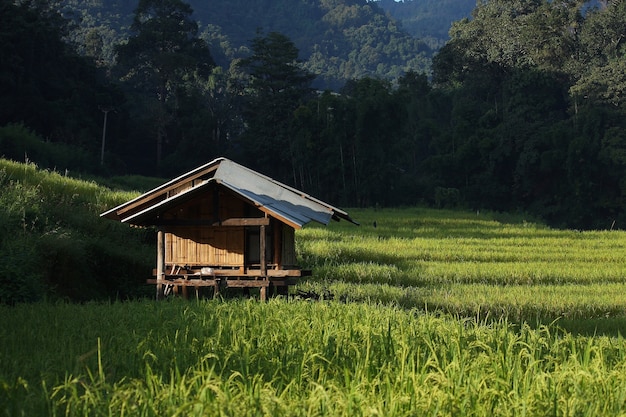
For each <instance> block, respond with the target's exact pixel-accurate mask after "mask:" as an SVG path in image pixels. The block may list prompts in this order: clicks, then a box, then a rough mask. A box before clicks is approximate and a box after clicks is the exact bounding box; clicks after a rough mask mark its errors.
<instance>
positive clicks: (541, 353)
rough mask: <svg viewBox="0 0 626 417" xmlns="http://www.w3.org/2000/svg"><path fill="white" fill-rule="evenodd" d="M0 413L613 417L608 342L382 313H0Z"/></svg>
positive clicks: (273, 308)
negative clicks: (0, 321) (2, 322)
mask: <svg viewBox="0 0 626 417" xmlns="http://www.w3.org/2000/svg"><path fill="white" fill-rule="evenodd" d="M0 314H2V316H3V317H5V318H7V317H8V318H10V321H11V322H14V323H16V322H19V323H30V324H31V325H32V326H31V329H28V330H26V329H25V327H24V326H15V327H9V326H3V327H2V330H1V333H0V340H1V341H2V342H0V364H1V365H0V369H1V371H2V372H1V373H0V404H4V411H5V414H6V415H19V414H23V415H34V414H39V415H43V414H47V415H70V416H73V415H116V416H118V415H126V416H139V415H189V416H203V415H233V416H234V415H237V416H253V415H272V416H280V415H285V416H287V415H288V416H353V415H363V416H373V415H385V416H404V415H449V416H452V415H498V416H509V415H511V416H512V415H533V416H536V415H539V416H541V415H550V416H551V415H604V416H608V415H620V414H621V413H624V412H625V411H626V410H625V400H626V396H625V395H626V372H624V371H626V344H625V342H624V340H623V339H622V338H621V337H618V338H612V337H600V336H595V337H581V336H573V335H571V334H569V333H564V332H561V331H559V330H557V328H555V327H551V326H541V327H539V328H538V329H532V328H530V327H529V326H527V325H521V326H515V325H513V324H510V323H508V322H507V321H506V320H505V319H501V320H497V321H494V322H484V321H480V320H475V319H459V318H454V317H452V316H447V315H435V314H425V313H423V312H421V311H418V310H406V309H399V308H397V307H392V306H384V305H376V304H362V303H350V304H342V303H337V302H317V303H311V302H306V301H298V300H294V301H286V300H281V299H276V300H272V301H270V302H268V303H258V302H256V301H249V300H231V301H229V302H219V301H204V302H203V301H201V302H192V303H189V302H180V301H177V300H174V301H173V302H161V303H157V302H152V301H149V302H148V301H145V302H134V303H115V304H87V305H65V304H61V305H49V304H39V305H34V306H32V305H31V306H17V307H15V308H7V307H0Z"/></svg>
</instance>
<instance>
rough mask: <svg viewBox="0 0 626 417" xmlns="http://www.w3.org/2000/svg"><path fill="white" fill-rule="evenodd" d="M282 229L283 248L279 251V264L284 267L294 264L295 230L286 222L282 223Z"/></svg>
mask: <svg viewBox="0 0 626 417" xmlns="http://www.w3.org/2000/svg"><path fill="white" fill-rule="evenodd" d="M282 229H283V230H282V232H283V233H282V235H283V239H282V241H283V242H282V243H283V249H282V253H281V264H282V265H283V266H284V267H289V266H296V240H295V230H294V229H293V227H291V226H288V225H286V224H283V226H282Z"/></svg>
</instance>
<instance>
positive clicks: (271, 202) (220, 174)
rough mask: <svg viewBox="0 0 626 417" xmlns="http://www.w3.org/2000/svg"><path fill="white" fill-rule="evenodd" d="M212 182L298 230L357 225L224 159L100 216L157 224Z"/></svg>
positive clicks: (336, 211)
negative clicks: (341, 221) (331, 224)
mask: <svg viewBox="0 0 626 417" xmlns="http://www.w3.org/2000/svg"><path fill="white" fill-rule="evenodd" d="M185 183H189V184H190V187H189V188H188V189H185V190H184V191H182V192H178V193H177V194H174V195H172V196H170V195H169V192H170V191H172V190H175V189H176V188H177V187H178V186H180V185H181V184H185ZM212 183H217V184H219V185H220V186H223V187H226V188H228V189H229V190H231V191H232V192H234V193H235V194H237V195H239V196H240V197H241V198H243V199H245V200H247V201H248V202H250V203H251V204H254V205H255V206H257V207H258V208H259V209H260V210H261V211H263V212H265V213H267V214H268V215H269V216H272V217H274V218H276V219H278V220H281V221H282V222H284V223H287V224H289V225H291V226H293V227H294V228H297V229H299V228H302V227H303V226H304V225H306V224H307V223H309V222H311V221H315V222H318V223H321V224H324V225H327V224H328V223H329V222H330V220H331V219H335V220H339V219H345V220H347V221H349V222H351V223H354V224H358V223H357V222H355V221H354V220H353V219H352V218H350V216H349V215H348V213H346V212H345V211H342V210H340V209H338V208H336V207H333V206H331V205H330V204H327V203H324V202H323V201H320V200H318V199H315V198H313V197H311V196H309V195H308V194H305V193H303V192H301V191H299V190H297V189H295V188H292V187H289V186H287V185H285V184H282V183H280V182H278V181H276V180H274V179H272V178H270V177H267V176H265V175H262V174H260V173H258V172H256V171H253V170H251V169H249V168H246V167H244V166H242V165H239V164H237V163H235V162H233V161H230V160H228V159H225V158H219V159H216V160H214V161H212V162H210V163H208V164H206V165H203V166H201V167H199V168H196V169H194V170H192V171H189V172H188V173H186V174H183V175H181V176H180V177H177V178H175V179H173V180H171V181H169V182H167V183H165V184H163V185H161V186H160V187H157V188H155V189H154V190H151V191H148V192H147V193H145V194H143V195H141V196H139V197H137V198H135V199H133V200H131V201H129V202H127V203H124V204H122V205H120V206H118V207H115V208H113V209H111V210H109V211H107V212H105V213H102V215H101V216H102V217H106V218H110V219H114V220H119V221H122V222H126V223H129V224H134V225H140V226H145V225H151V224H155V223H156V222H158V220H157V218H158V215H159V214H161V213H163V212H164V211H166V210H167V209H169V208H171V207H175V206H176V205H178V204H182V203H183V202H185V201H188V200H189V199H190V198H193V197H195V196H196V195H197V194H198V193H201V192H203V191H205V190H207V188H208V187H209V185H210V184H212Z"/></svg>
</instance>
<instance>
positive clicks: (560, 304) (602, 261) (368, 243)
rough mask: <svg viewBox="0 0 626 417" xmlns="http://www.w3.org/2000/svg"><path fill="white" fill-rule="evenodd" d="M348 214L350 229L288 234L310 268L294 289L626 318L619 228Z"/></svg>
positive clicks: (418, 213)
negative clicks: (581, 228) (353, 222)
mask: <svg viewBox="0 0 626 417" xmlns="http://www.w3.org/2000/svg"><path fill="white" fill-rule="evenodd" d="M350 212H351V214H352V215H353V216H354V217H355V218H356V219H357V220H360V221H361V222H362V226H361V227H360V228H357V227H354V226H352V225H349V224H342V223H336V224H331V225H329V227H328V228H326V229H320V228H317V227H310V228H305V229H303V230H300V231H298V234H297V244H298V247H297V249H298V253H299V256H300V259H301V260H302V263H303V264H304V266H305V267H307V268H311V269H313V271H314V276H313V278H311V279H309V280H307V281H306V282H303V283H301V284H300V285H299V289H300V290H304V291H306V292H319V293H323V292H330V293H332V294H334V295H335V296H336V297H338V298H341V299H344V300H369V301H379V302H386V303H387V302H388V303H393V304H397V305H403V306H406V307H410V308H413V307H418V308H429V309H431V310H432V309H440V310H442V311H445V312H449V313H452V314H463V315H470V316H473V315H475V314H477V312H479V311H481V312H482V314H490V315H492V316H494V317H499V316H506V317H509V318H511V319H512V320H516V321H517V320H521V321H523V320H530V321H537V320H538V318H540V319H541V321H544V320H547V321H551V320H553V319H557V318H565V319H573V318H576V319H592V320H595V319H597V318H599V317H619V316H623V315H624V313H625V312H626V309H625V307H626V306H625V305H624V303H623V302H622V300H621V297H620V294H621V293H623V286H624V284H625V283H626V233H625V232H623V231H588V232H579V231H572V230H551V229H549V228H547V227H544V226H541V225H538V224H535V223H528V222H526V221H525V220H524V219H523V218H520V219H518V220H516V223H502V222H500V221H498V220H496V217H495V216H493V215H492V214H478V215H477V214H474V213H462V212H451V211H444V210H429V209H422V208H406V209H389V210H378V211H374V210H351V211H350ZM361 217H364V218H365V219H366V220H365V221H363V219H362V218H361ZM374 221H376V225H375V227H374Z"/></svg>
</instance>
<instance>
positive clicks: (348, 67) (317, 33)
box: [65, 0, 467, 89]
mask: <svg viewBox="0 0 626 417" xmlns="http://www.w3.org/2000/svg"><path fill="white" fill-rule="evenodd" d="M391 1H393V0H391ZM466 1H467V0H466ZM188 3H189V4H190V5H191V7H192V8H193V9H194V18H195V19H196V20H197V21H198V22H199V25H200V31H201V32H202V33H203V37H204V38H205V39H206V40H207V41H208V43H209V45H210V48H211V52H212V54H213V55H214V58H215V59H216V61H217V63H218V64H219V65H220V66H222V67H228V65H229V64H230V62H231V61H232V60H233V59H235V58H239V57H242V56H244V55H245V54H246V53H247V47H248V45H249V41H250V40H251V39H252V38H254V37H255V36H256V34H257V33H258V31H259V30H261V31H262V32H265V33H267V32H272V31H275V32H280V33H283V34H285V35H287V36H288V37H289V38H290V39H291V40H292V41H293V42H294V43H295V45H296V46H297V47H298V49H299V50H300V58H301V59H302V60H303V61H304V62H305V66H306V67H307V69H309V70H310V71H312V72H314V73H316V74H318V79H317V81H316V86H317V87H318V88H331V89H336V88H339V87H341V86H342V85H343V84H344V83H345V81H346V80H350V79H357V78H361V77H364V76H377V77H382V78H388V79H393V78H396V77H397V76H399V75H402V74H403V73H404V72H406V71H408V70H413V71H417V72H428V71H429V69H430V61H431V58H432V55H433V53H434V52H435V49H434V48H433V47H432V46H429V44H430V45H440V44H441V42H439V43H438V42H433V41H432V40H431V41H430V42H429V44H427V43H425V42H424V41H423V40H421V39H419V38H418V37H416V36H412V35H411V34H409V32H407V31H406V30H405V29H403V28H402V26H401V25H399V24H398V23H397V22H396V21H395V20H394V19H393V18H392V17H390V15H389V14H388V13H386V12H385V11H384V10H383V9H382V8H381V7H379V2H367V1H366V0H291V1H289V0H256V1H254V2H249V1H247V0H215V1H212V2H206V1H203V0H189V1H188ZM65 4H66V6H65V12H66V14H67V15H68V16H70V15H72V16H74V17H78V23H79V25H78V28H77V29H76V31H75V33H74V38H75V39H74V40H75V42H77V43H78V44H82V45H87V46H85V47H84V49H85V51H86V50H88V49H89V45H92V46H93V44H94V43H95V44H97V43H98V42H100V46H99V49H98V52H97V53H98V54H99V55H100V56H99V58H100V59H101V61H103V62H109V63H111V62H112V61H113V59H114V55H113V48H112V45H113V44H114V43H116V42H119V41H120V40H123V39H124V38H126V37H127V36H128V27H129V25H130V21H131V19H132V16H133V10H134V8H135V7H136V4H137V2H136V1H130V0H92V1H89V2H83V1H80V0H69V1H67V2H65ZM442 13H443V14H444V15H445V12H442ZM408 19H409V18H407V21H408ZM415 19H418V17H417V16H416V17H415ZM445 22H447V23H445V25H446V26H449V21H447V20H445ZM435 26H436V24H435ZM429 30H430V29H429ZM447 30H448V27H444V28H437V29H436V32H437V33H433V34H432V35H429V34H426V33H425V34H424V37H425V38H428V37H432V36H440V35H439V33H443V32H446V33H447ZM94 40H95V41H94ZM96 48H98V46H96Z"/></svg>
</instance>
